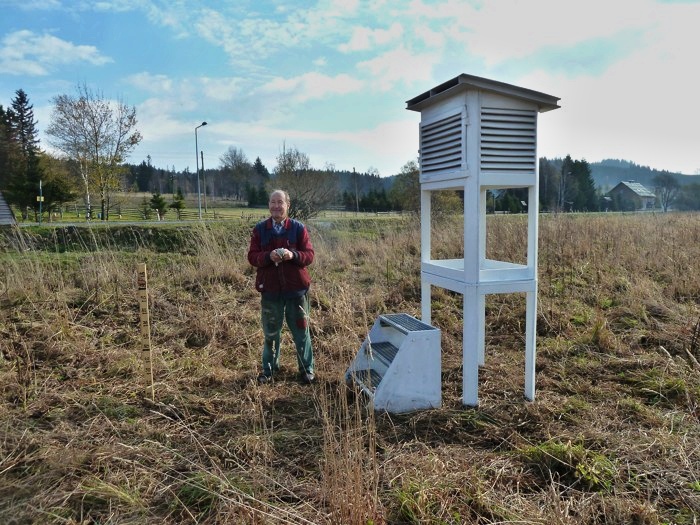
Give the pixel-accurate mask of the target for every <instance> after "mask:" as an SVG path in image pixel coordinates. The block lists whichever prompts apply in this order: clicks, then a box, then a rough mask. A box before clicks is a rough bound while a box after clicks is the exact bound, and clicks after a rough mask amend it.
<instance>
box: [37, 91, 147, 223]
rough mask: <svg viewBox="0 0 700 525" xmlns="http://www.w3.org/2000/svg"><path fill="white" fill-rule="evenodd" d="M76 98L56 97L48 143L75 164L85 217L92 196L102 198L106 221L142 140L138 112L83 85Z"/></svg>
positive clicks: (102, 212) (90, 206) (102, 214)
mask: <svg viewBox="0 0 700 525" xmlns="http://www.w3.org/2000/svg"><path fill="white" fill-rule="evenodd" d="M76 91H77V94H76V95H75V96H72V95H58V96H56V97H54V99H53V101H52V102H53V105H54V108H53V112H52V115H51V123H50V125H49V127H48V129H47V130H46V134H47V135H48V136H49V137H50V139H49V143H50V144H51V145H52V146H54V147H55V148H56V149H58V150H59V151H61V152H62V153H63V154H64V155H65V156H66V157H67V158H69V159H71V160H73V161H75V163H76V165H77V166H78V170H79V174H80V178H81V181H82V184H83V191H84V195H85V206H86V215H87V217H88V218H90V217H91V214H92V209H91V208H92V205H91V193H92V192H93V191H97V193H98V194H99V198H100V209H101V218H102V220H107V219H108V213H109V198H110V195H111V193H112V192H113V191H115V190H117V189H119V186H120V182H121V172H122V169H123V168H122V164H123V163H124V161H125V160H126V158H127V157H128V155H129V153H131V151H132V150H133V149H134V148H135V147H136V145H137V144H138V143H139V142H141V138H142V137H141V133H139V131H138V130H137V129H136V124H137V121H136V108H134V107H133V106H128V105H126V104H125V103H123V102H122V101H121V100H119V101H116V102H115V101H111V100H107V99H105V98H104V96H103V95H102V93H99V92H95V91H93V90H91V89H90V88H88V87H87V86H86V85H85V84H82V85H79V86H78V87H77V90H76Z"/></svg>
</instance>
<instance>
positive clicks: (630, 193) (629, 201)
mask: <svg viewBox="0 0 700 525" xmlns="http://www.w3.org/2000/svg"><path fill="white" fill-rule="evenodd" d="M606 196H607V197H609V198H610V199H611V201H612V202H613V203H614V207H615V209H618V210H628V211H643V210H653V209H654V205H655V204H656V195H655V194H654V192H653V191H651V190H649V189H648V188H646V187H645V186H643V185H642V184H640V183H639V182H635V181H633V180H628V181H622V182H620V183H619V184H618V185H617V186H615V187H614V188H613V189H611V190H610V191H609V192H608V193H607V194H606Z"/></svg>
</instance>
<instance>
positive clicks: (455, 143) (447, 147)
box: [420, 113, 463, 174]
mask: <svg viewBox="0 0 700 525" xmlns="http://www.w3.org/2000/svg"><path fill="white" fill-rule="evenodd" d="M420 159H421V171H422V172H423V173H424V174H430V173H434V172H437V171H450V170H458V169H460V168H461V167H462V161H463V157H462V114H461V113H457V114H454V115H451V116H449V117H446V118H444V119H441V120H438V121H435V122H432V123H430V124H425V125H421V130H420Z"/></svg>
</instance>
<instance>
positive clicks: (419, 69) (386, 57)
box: [357, 47, 438, 91]
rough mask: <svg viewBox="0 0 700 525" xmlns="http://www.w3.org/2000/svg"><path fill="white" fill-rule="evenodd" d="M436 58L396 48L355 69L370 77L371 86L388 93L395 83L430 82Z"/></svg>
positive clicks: (432, 55) (362, 63)
mask: <svg viewBox="0 0 700 525" xmlns="http://www.w3.org/2000/svg"><path fill="white" fill-rule="evenodd" d="M437 61H438V57H437V56H436V55H434V54H431V53H411V52H409V51H408V50H407V49H405V48H404V47H398V48H396V49H393V50H391V51H388V52H386V53H384V54H382V55H378V56H376V57H375V58H372V59H370V60H366V61H364V62H360V63H359V64H358V65H357V67H358V69H359V70H361V71H366V72H367V73H369V75H370V76H371V77H372V79H373V80H372V82H373V85H376V86H377V87H378V88H379V90H381V91H389V90H390V89H392V88H393V87H394V86H395V85H396V84H397V83H400V82H405V83H407V84H412V83H414V82H424V83H425V82H431V79H432V66H433V64H435V63H437Z"/></svg>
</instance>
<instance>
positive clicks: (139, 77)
mask: <svg viewBox="0 0 700 525" xmlns="http://www.w3.org/2000/svg"><path fill="white" fill-rule="evenodd" d="M126 81H127V82H128V83H129V84H131V85H132V86H134V87H136V88H138V89H142V90H144V91H148V92H150V93H168V92H170V91H172V89H173V81H172V79H171V78H169V77H168V76H166V75H154V74H152V73H148V72H142V73H136V74H135V75H130V76H129V77H127V79H126Z"/></svg>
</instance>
